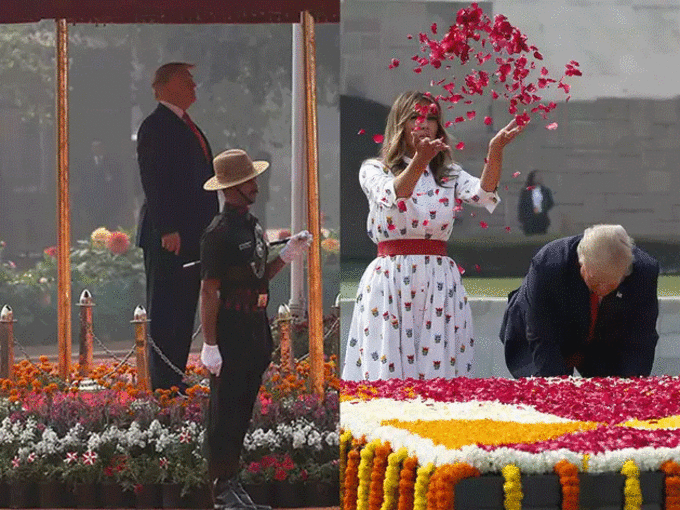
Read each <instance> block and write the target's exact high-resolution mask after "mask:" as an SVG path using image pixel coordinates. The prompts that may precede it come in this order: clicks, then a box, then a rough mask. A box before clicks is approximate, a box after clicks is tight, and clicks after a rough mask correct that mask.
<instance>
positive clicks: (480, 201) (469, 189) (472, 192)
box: [455, 167, 501, 213]
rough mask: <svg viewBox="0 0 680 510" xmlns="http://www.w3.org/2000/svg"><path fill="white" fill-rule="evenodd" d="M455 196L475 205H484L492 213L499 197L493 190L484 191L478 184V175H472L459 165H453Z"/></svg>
mask: <svg viewBox="0 0 680 510" xmlns="http://www.w3.org/2000/svg"><path fill="white" fill-rule="evenodd" d="M455 173H457V174H458V177H457V179H456V184H455V187H456V198H457V199H459V200H462V201H463V202H465V203H467V204H470V205H474V206H477V207H484V208H485V209H486V210H487V211H489V212H490V213H492V212H493V211H494V209H496V206H497V205H498V204H499V203H500V201H501V199H500V197H499V196H498V193H496V192H495V191H485V190H483V189H482V187H481V185H480V180H479V178H478V177H473V176H472V175H470V174H469V173H467V172H466V171H465V170H463V169H462V168H460V167H455Z"/></svg>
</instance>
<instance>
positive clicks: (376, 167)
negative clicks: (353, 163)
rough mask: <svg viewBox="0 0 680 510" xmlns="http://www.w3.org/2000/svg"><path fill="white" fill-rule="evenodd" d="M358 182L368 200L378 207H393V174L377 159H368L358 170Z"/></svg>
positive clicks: (394, 195) (394, 201)
mask: <svg viewBox="0 0 680 510" xmlns="http://www.w3.org/2000/svg"><path fill="white" fill-rule="evenodd" d="M359 183H360V184H361V189H363V190H364V193H365V194H366V197H367V198H368V202H369V203H371V204H375V205H378V206H380V207H388V208H391V207H395V206H396V198H397V194H396V192H395V191H394V174H393V173H392V172H390V171H389V170H388V169H387V167H385V166H384V165H383V164H382V163H380V161H378V160H377V159H368V160H366V161H364V163H363V164H362V165H361V170H359Z"/></svg>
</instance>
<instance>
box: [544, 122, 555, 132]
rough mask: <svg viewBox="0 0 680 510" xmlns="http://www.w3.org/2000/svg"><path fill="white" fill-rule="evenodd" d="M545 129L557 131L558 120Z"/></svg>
mask: <svg viewBox="0 0 680 510" xmlns="http://www.w3.org/2000/svg"><path fill="white" fill-rule="evenodd" d="M545 129H547V130H548V131H555V130H556V129H557V122H552V123H550V124H548V125H547V126H545Z"/></svg>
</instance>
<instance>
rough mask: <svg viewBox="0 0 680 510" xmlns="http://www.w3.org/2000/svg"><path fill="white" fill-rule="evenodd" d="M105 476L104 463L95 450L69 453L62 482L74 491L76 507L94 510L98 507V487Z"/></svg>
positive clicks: (62, 470)
mask: <svg viewBox="0 0 680 510" xmlns="http://www.w3.org/2000/svg"><path fill="white" fill-rule="evenodd" d="M102 476H103V466H102V461H101V459H100V457H99V455H98V454H97V452H95V451H93V450H86V451H85V452H83V453H78V452H76V451H70V452H67V453H66V455H65V457H64V464H63V466H62V469H61V477H62V480H63V481H64V482H65V483H66V484H67V485H68V486H69V487H70V488H72V489H73V495H74V497H75V502H76V506H78V507H80V508H94V507H96V506H97V505H98V498H97V492H98V491H97V486H98V484H99V483H100V482H101V480H102Z"/></svg>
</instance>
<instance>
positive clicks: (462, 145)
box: [456, 142, 465, 151]
mask: <svg viewBox="0 0 680 510" xmlns="http://www.w3.org/2000/svg"><path fill="white" fill-rule="evenodd" d="M464 148H465V142H458V143H457V144H456V149H457V150H459V151H462V150H463V149H464Z"/></svg>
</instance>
